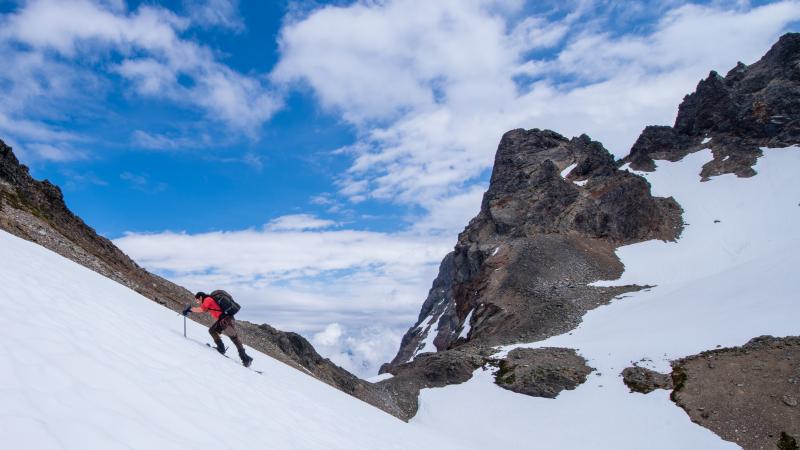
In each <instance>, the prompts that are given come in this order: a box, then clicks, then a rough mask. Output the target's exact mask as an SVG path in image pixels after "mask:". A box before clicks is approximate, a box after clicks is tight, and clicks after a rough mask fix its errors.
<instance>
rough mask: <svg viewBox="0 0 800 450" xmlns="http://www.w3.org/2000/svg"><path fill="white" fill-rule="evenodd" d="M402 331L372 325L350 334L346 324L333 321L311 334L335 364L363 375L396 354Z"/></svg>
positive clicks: (374, 369)
mask: <svg viewBox="0 0 800 450" xmlns="http://www.w3.org/2000/svg"><path fill="white" fill-rule="evenodd" d="M401 337H402V334H401V333H399V332H398V330H391V329H388V328H385V327H380V326H372V327H366V328H361V329H360V330H356V333H355V334H349V333H348V330H346V329H345V328H344V327H342V325H340V324H338V323H331V324H329V325H328V326H327V327H325V329H324V330H322V331H321V332H319V333H316V334H315V335H314V336H313V337H312V338H311V344H312V345H314V348H316V349H317V351H318V352H321V354H324V355H326V356H327V357H328V358H330V359H331V361H333V362H334V363H335V364H338V365H339V366H341V367H344V368H345V369H346V370H348V371H350V372H351V373H354V374H356V375H359V376H361V377H363V378H366V377H370V376H374V375H376V374H377V373H378V369H379V368H380V366H381V364H383V363H385V362H386V361H387V355H390V356H389V358H391V357H393V356H394V353H395V352H397V343H398V342H399V341H400V339H401Z"/></svg>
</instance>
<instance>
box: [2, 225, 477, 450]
mask: <svg viewBox="0 0 800 450" xmlns="http://www.w3.org/2000/svg"><path fill="white" fill-rule="evenodd" d="M0 256H2V257H0V286H2V287H3V296H4V301H3V314H0V336H2V339H0V392H2V397H3V400H2V401H0V423H2V426H0V429H1V430H2V438H0V448H2V449H9V450H15V449H36V450H45V449H76V450H89V449H98V450H109V449H117V448H120V449H122V448H125V449H178V448H186V449H189V448H191V449H214V450H218V449H250V448H271V449H348V450H350V449H376V448H393V449H407V448H432V447H435V448H440V449H449V448H463V446H458V445H455V444H451V443H450V442H449V439H445V437H444V436H443V435H442V436H440V435H439V434H438V433H437V432H435V430H431V429H429V428H428V427H427V426H426V425H424V424H407V423H405V422H402V421H400V420H398V419H396V418H394V417H392V416H390V415H389V414H386V413H384V412H382V411H380V410H378V409H376V408H374V407H372V406H370V405H368V404H366V403H363V402H361V401H359V400H357V399H355V398H353V397H350V396H348V395H346V394H344V393H342V392H340V391H338V390H336V389H334V388H332V387H331V386H329V385H327V384H324V383H322V382H320V381H318V380H316V379H314V378H312V377H309V376H306V375H304V374H303V373H301V372H299V371H297V370H295V369H293V368H291V367H289V366H287V365H285V364H283V363H281V362H278V361H277V360H274V359H272V358H270V357H268V356H266V355H263V354H261V353H258V352H257V351H255V350H252V349H250V350H248V352H249V353H251V354H252V355H253V356H254V357H255V362H254V363H253V367H252V368H253V369H257V370H260V371H263V375H260V374H258V373H256V372H255V371H253V370H249V369H246V368H244V367H243V366H241V365H240V364H239V363H238V361H237V360H236V356H235V352H233V353H234V355H233V356H232V357H231V359H226V358H223V357H222V356H220V355H219V354H218V353H216V351H213V350H210V349H208V348H207V347H206V346H205V343H206V342H207V341H208V338H209V336H208V332H207V329H206V328H205V327H203V326H202V325H199V324H196V323H194V322H191V321H187V323H188V327H187V328H188V329H187V335H188V338H184V336H183V317H181V316H180V315H176V314H175V313H174V312H172V311H170V310H168V309H166V308H163V307H161V306H160V305H158V304H156V303H153V302H150V301H148V300H146V299H145V298H144V297H142V296H141V295H139V294H137V293H136V292H133V291H131V290H129V289H128V288H126V287H124V286H122V285H120V284H117V283H116V282H114V281H111V280H109V279H107V278H105V277H102V276H100V275H98V274H97V273H95V272H92V271H90V270H88V269H86V268H84V267H82V266H80V265H78V264H76V263H74V262H72V261H69V260H67V259H65V258H63V257H62V256H59V255H57V254H55V253H52V252H50V251H49V250H46V249H45V248H43V247H40V246H38V245H36V244H33V243H30V242H27V241H24V240H22V239H19V238H17V237H14V236H12V235H10V234H8V233H6V232H4V231H0ZM224 339H226V340H227V338H224Z"/></svg>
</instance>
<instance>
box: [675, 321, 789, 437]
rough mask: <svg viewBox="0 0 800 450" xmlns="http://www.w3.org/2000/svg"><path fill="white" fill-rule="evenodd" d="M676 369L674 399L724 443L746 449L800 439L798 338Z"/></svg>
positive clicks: (754, 344)
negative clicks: (734, 444) (730, 443)
mask: <svg viewBox="0 0 800 450" xmlns="http://www.w3.org/2000/svg"><path fill="white" fill-rule="evenodd" d="M672 367H673V370H672V379H673V380H674V382H675V390H674V391H673V392H672V399H673V401H674V402H675V403H677V404H678V406H680V407H681V408H683V409H684V411H686V414H688V415H689V417H690V418H691V419H692V421H693V422H695V423H697V424H699V425H701V426H704V427H706V428H708V429H710V430H711V431H713V432H714V433H716V434H717V435H719V436H720V437H722V438H723V439H725V440H727V441H731V442H735V443H736V444H738V445H740V446H742V448H744V449H746V450H751V449H753V450H755V449H767V448H786V446H790V445H791V443H792V442H795V445H796V442H797V439H800V337H797V336H790V337H785V338H774V337H772V336H761V337H758V338H755V339H752V340H751V341H750V342H748V343H747V344H745V345H743V346H741V347H732V348H723V349H718V350H712V351H707V352H703V353H701V354H699V355H694V356H689V357H686V358H683V359H680V360H678V361H675V362H674V363H673V365H672ZM781 445H783V446H784V447H781ZM788 448H791V447H788Z"/></svg>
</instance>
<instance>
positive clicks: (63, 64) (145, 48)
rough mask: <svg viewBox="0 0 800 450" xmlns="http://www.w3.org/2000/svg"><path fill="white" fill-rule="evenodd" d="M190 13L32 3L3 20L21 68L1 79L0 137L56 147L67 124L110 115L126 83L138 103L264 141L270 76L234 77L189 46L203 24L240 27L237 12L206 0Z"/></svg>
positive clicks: (13, 61) (2, 40)
mask: <svg viewBox="0 0 800 450" xmlns="http://www.w3.org/2000/svg"><path fill="white" fill-rule="evenodd" d="M226 5H227V6H226ZM187 9H188V10H189V11H191V12H192V13H193V14H195V15H194V16H190V17H183V16H179V15H177V14H176V13H174V12H172V11H170V10H168V9H165V8H162V7H159V6H151V5H148V4H145V5H141V6H139V7H138V8H136V9H135V10H132V11H129V10H128V9H127V7H126V6H125V4H124V2H120V1H91V0H58V1H56V0H33V1H29V2H26V3H23V4H20V5H19V7H18V8H16V9H15V10H13V11H11V12H9V13H6V14H3V15H0V56H2V57H3V59H4V61H6V63H7V67H13V68H14V69H13V70H8V71H3V73H2V74H0V91H2V93H3V94H4V102H3V103H2V105H0V130H2V131H4V132H5V133H6V134H7V135H9V136H12V137H16V138H17V139H19V140H22V141H25V142H32V143H36V144H49V145H55V143H54V142H53V141H54V140H58V138H59V135H62V136H64V137H66V136H67V135H68V134H69V133H67V132H65V131H63V130H61V129H59V127H58V125H57V124H58V123H59V121H60V120H62V119H67V118H69V117H70V116H81V115H84V116H91V115H96V114H97V111H96V110H92V108H98V109H102V108H103V107H104V106H102V104H101V100H100V99H101V98H102V97H103V95H104V94H105V93H106V92H108V90H109V89H111V86H113V85H114V84H115V83H118V81H116V80H115V79H114V78H115V77H116V76H121V77H123V78H124V79H125V80H127V83H128V84H127V93H128V94H129V95H138V96H140V97H142V98H151V99H155V100H159V101H167V102H170V103H173V104H176V105H179V106H181V107H185V108H188V109H191V110H194V111H197V112H198V113H201V114H203V115H205V120H206V121H207V122H209V123H216V124H220V125H221V126H223V127H224V128H226V129H227V130H230V131H231V132H233V133H237V134H243V135H245V136H249V137H251V138H256V137H257V136H258V132H259V129H260V127H261V126H262V125H263V124H264V122H266V121H267V120H269V118H270V117H271V116H272V115H273V114H274V112H275V111H276V110H277V109H279V108H280V106H281V100H280V97H279V96H278V95H276V94H274V93H273V92H272V90H271V88H270V86H269V82H268V80H266V78H265V77H263V76H259V75H257V74H242V73H239V72H237V71H236V70H233V69H231V68H230V67H228V66H227V65H225V64H224V63H222V62H220V61H219V60H218V57H217V55H216V54H215V53H214V51H212V50H211V49H210V48H208V47H206V46H204V45H202V44H200V43H198V42H197V41H195V40H193V39H192V38H190V37H186V34H187V31H188V30H189V29H190V28H191V27H192V26H193V25H197V24H212V23H213V24H216V25H218V26H234V27H235V26H236V25H235V24H236V22H235V20H234V19H233V18H235V17H236V14H235V10H236V3H235V2H230V1H227V2H226V1H222V0H210V1H207V2H199V1H198V2H190V3H189V4H187ZM210 10H214V11H215V13H216V14H217V15H216V16H215V15H209V14H211V13H210V12H209V11H210ZM203 11H205V12H203ZM226 20H227V22H226ZM231 20H234V21H233V22H231ZM17 125H22V127H18V126H17Z"/></svg>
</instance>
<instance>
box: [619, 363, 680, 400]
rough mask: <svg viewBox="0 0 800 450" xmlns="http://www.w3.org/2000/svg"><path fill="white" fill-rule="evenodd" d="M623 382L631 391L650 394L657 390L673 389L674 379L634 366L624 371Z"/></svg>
mask: <svg viewBox="0 0 800 450" xmlns="http://www.w3.org/2000/svg"><path fill="white" fill-rule="evenodd" d="M621 375H622V381H623V382H624V383H625V385H626V386H628V388H629V389H630V390H631V392H639V393H642V394H648V393H650V392H653V391H654V390H656V389H672V377H671V376H670V375H668V374H664V373H659V372H656V371H654V370H650V369H646V368H644V367H639V366H633V367H628V368H626V369H624V370H623V371H622V374H621Z"/></svg>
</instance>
